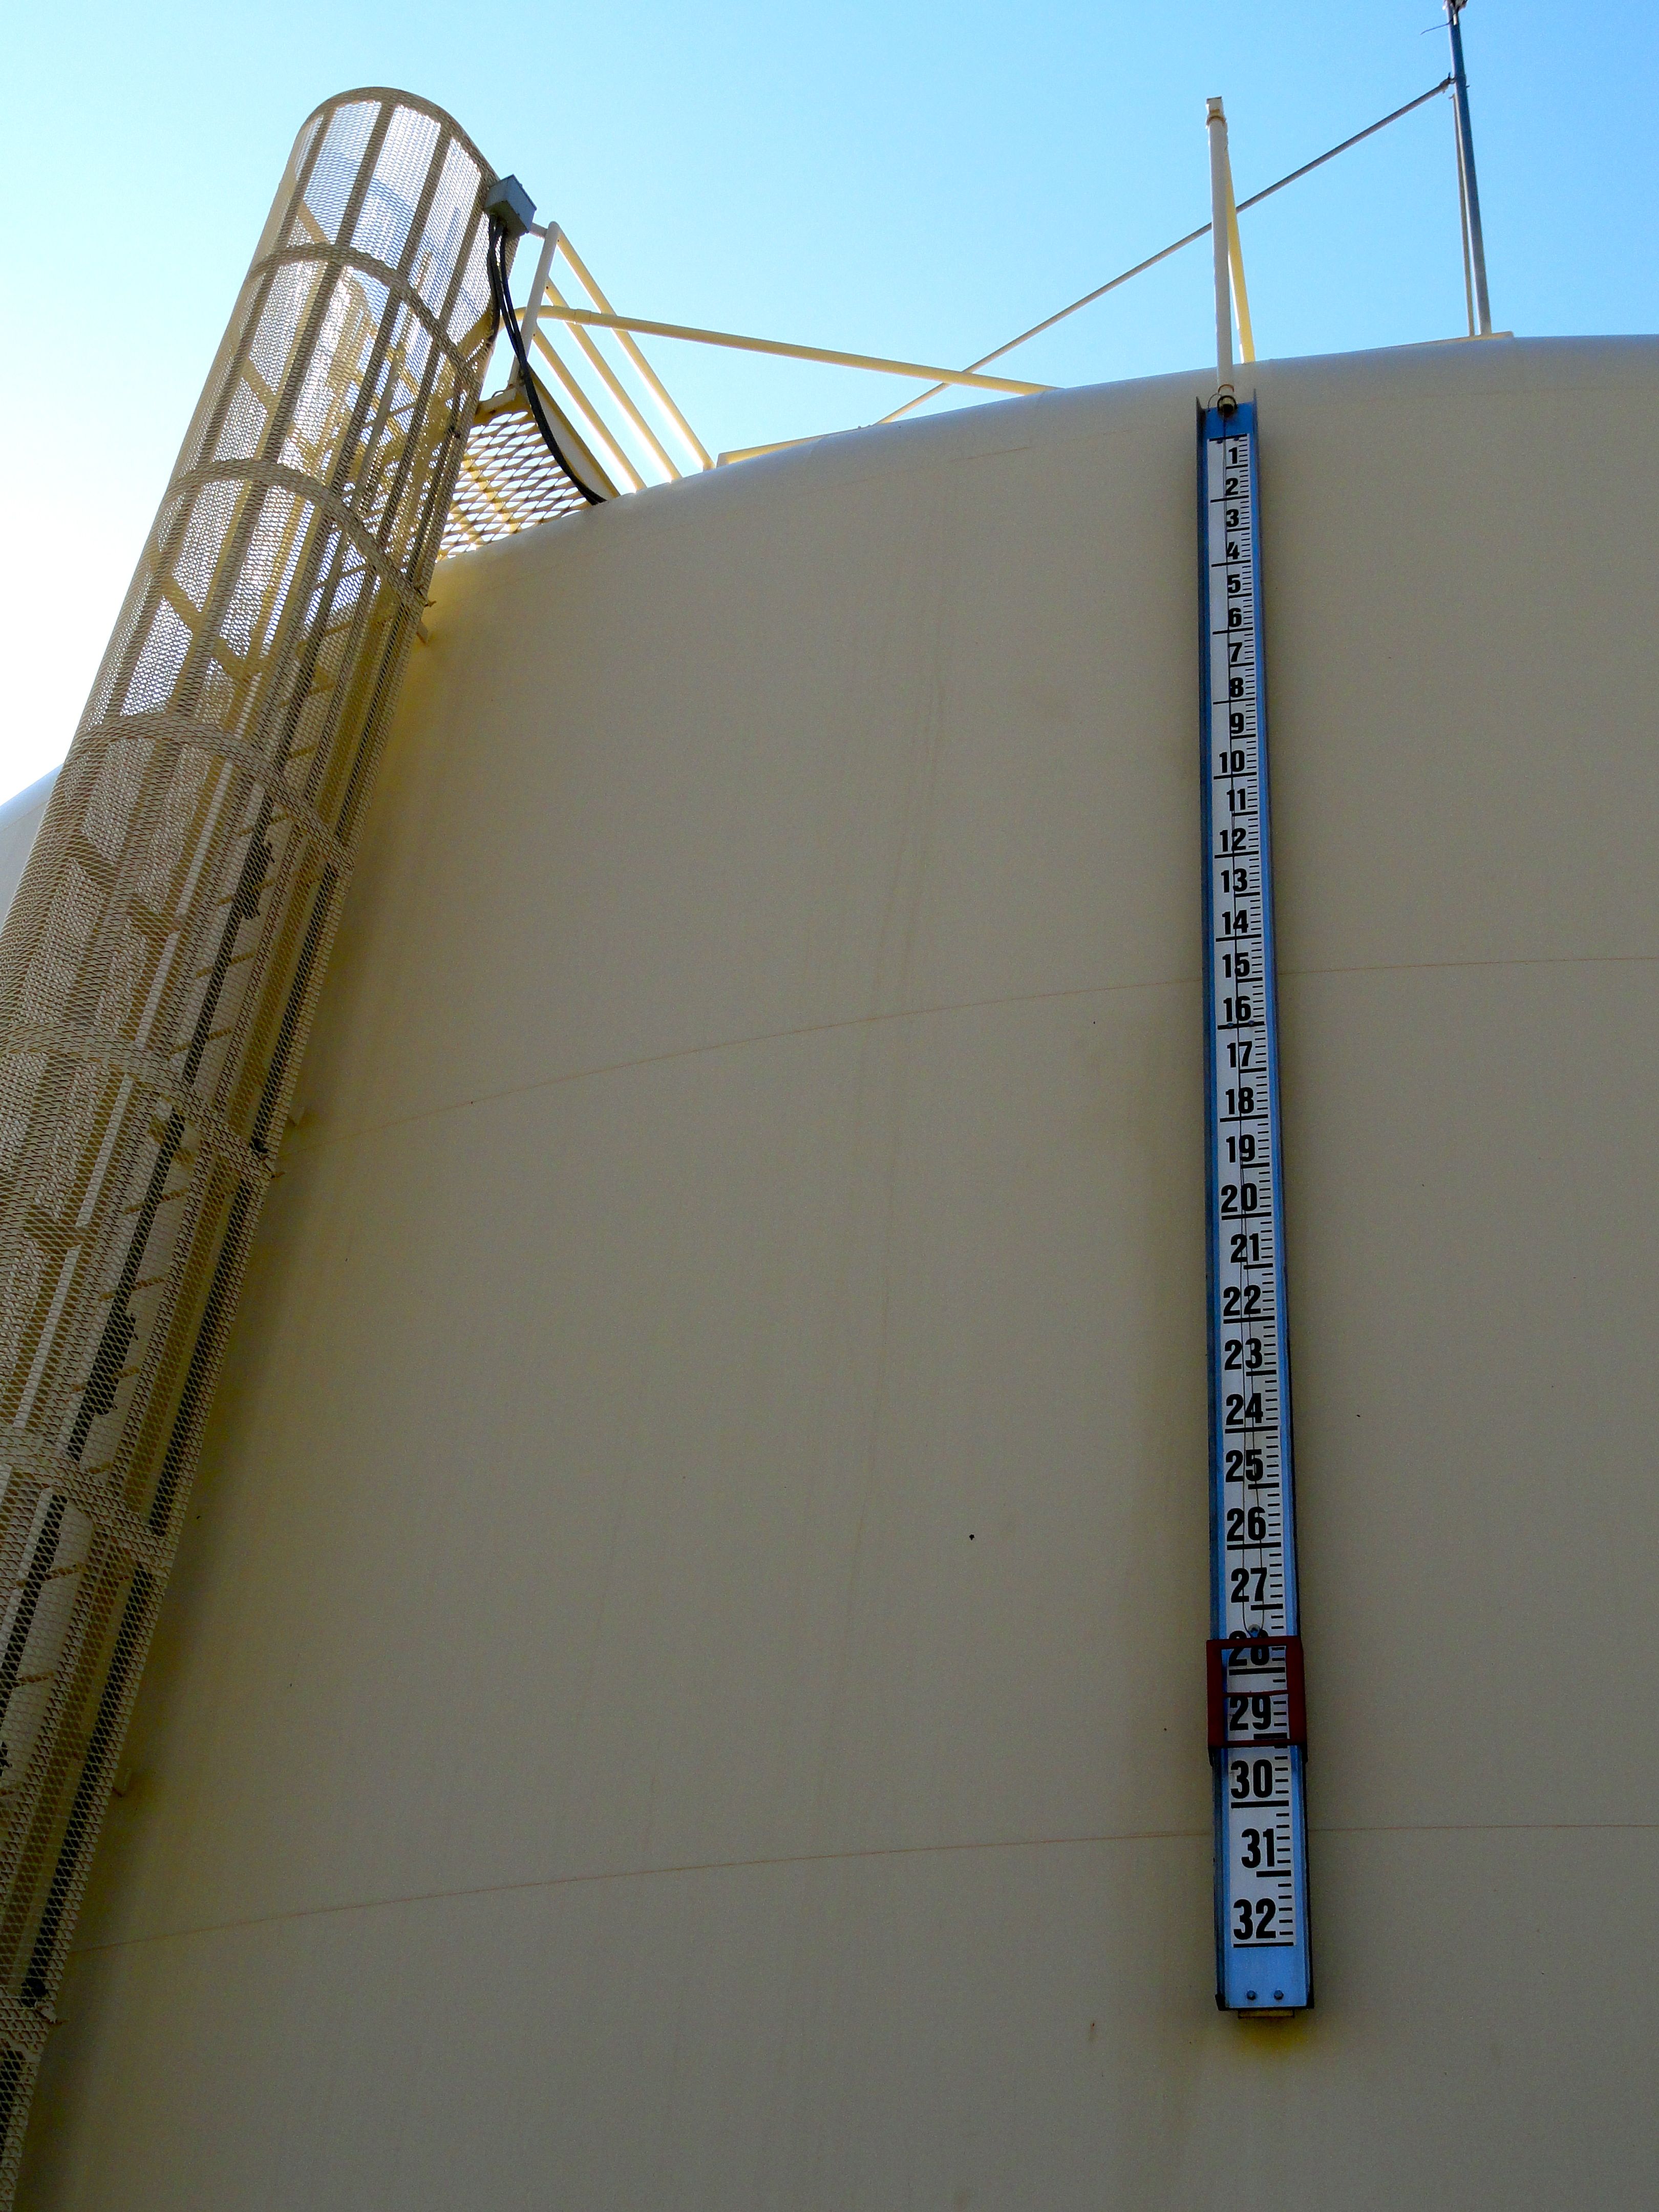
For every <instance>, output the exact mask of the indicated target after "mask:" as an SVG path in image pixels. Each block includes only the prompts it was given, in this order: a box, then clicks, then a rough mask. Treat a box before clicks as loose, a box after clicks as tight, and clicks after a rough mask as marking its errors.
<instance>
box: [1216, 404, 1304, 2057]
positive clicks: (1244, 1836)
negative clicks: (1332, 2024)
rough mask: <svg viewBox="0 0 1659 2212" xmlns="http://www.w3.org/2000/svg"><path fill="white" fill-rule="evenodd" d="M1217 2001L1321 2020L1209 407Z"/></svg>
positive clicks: (1221, 534) (1245, 852) (1272, 1201)
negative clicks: (1312, 2012) (1309, 2009)
mask: <svg viewBox="0 0 1659 2212" xmlns="http://www.w3.org/2000/svg"><path fill="white" fill-rule="evenodd" d="M1198 496H1199V562H1200V609H1201V621H1200V629H1201V634H1202V635H1201V646H1200V657H1201V662H1202V676H1203V681H1202V687H1201V691H1200V698H1201V701H1202V707H1203V712H1202V723H1203V742H1204V771H1203V777H1202V785H1203V794H1204V799H1203V814H1204V841H1205V865H1204V931H1205V940H1206V958H1205V974H1204V1014H1205V1072H1206V1085H1207V1091H1208V1123H1207V1144H1208V1167H1207V1176H1206V1200H1207V1205H1206V1212H1207V1227H1208V1238H1209V1243H1208V1271H1207V1273H1208V1281H1207V1297H1208V1305H1209V1353H1210V1462H1211V1465H1210V1477H1211V1504H1210V1515H1211V1551H1212V1565H1211V1613H1212V1620H1211V1633H1210V1644H1209V1649H1208V1667H1207V1674H1208V1692H1209V1717H1210V1725H1209V1735H1210V1756H1211V1760H1212V1765H1213V1766H1214V1769H1215V1919H1216V1952H1217V1970H1216V2002H1217V2003H1218V2005H1220V2006H1222V2007H1223V2008H1225V2009H1227V2010H1230V2011H1235V2012H1239V2013H1246V2014H1252V2013H1262V2014H1275V2013H1287V2012H1295V2011H1299V2010H1301V2009H1303V2008H1305V2007H1306V2006H1307V2005H1309V2004H1310V2003H1311V2002H1312V2001H1313V1978H1312V1970H1311V1965H1310V1951H1309V1944H1308V1874H1307V1823H1306V1816H1305V1811H1304V1763H1305V1760H1306V1755H1307V1725H1306V1702H1305V1697H1304V1680H1303V1666H1302V1645H1301V1640H1300V1637H1299V1633H1298V1628H1297V1590H1296V1524H1295V1507H1294V1485H1293V1481H1292V1472H1291V1371H1290V1355H1289V1343H1288V1332H1287V1327H1286V1322H1287V1316H1286V1310H1285V1238H1284V1202H1283V1201H1284V1186H1283V1177H1282V1173H1281V1165H1280V1158H1281V1155H1280V1143H1279V1019H1278V1006H1277V999H1276V991H1275V981H1274V967H1273V843H1272V837H1271V834H1270V825H1269V818H1268V814H1269V810H1268V793H1267V695H1266V686H1265V682H1264V671H1263V665H1262V651H1261V542H1260V537H1259V533H1258V530H1257V522H1258V518H1259V513H1260V501H1259V496H1258V482H1257V468H1256V411H1255V404H1254V402H1250V403H1248V404H1237V405H1236V406H1233V407H1231V408H1229V409H1228V410H1226V411H1225V412H1224V411H1223V410H1221V409H1220V408H1218V407H1212V408H1208V409H1200V413H1199V428H1198Z"/></svg>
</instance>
